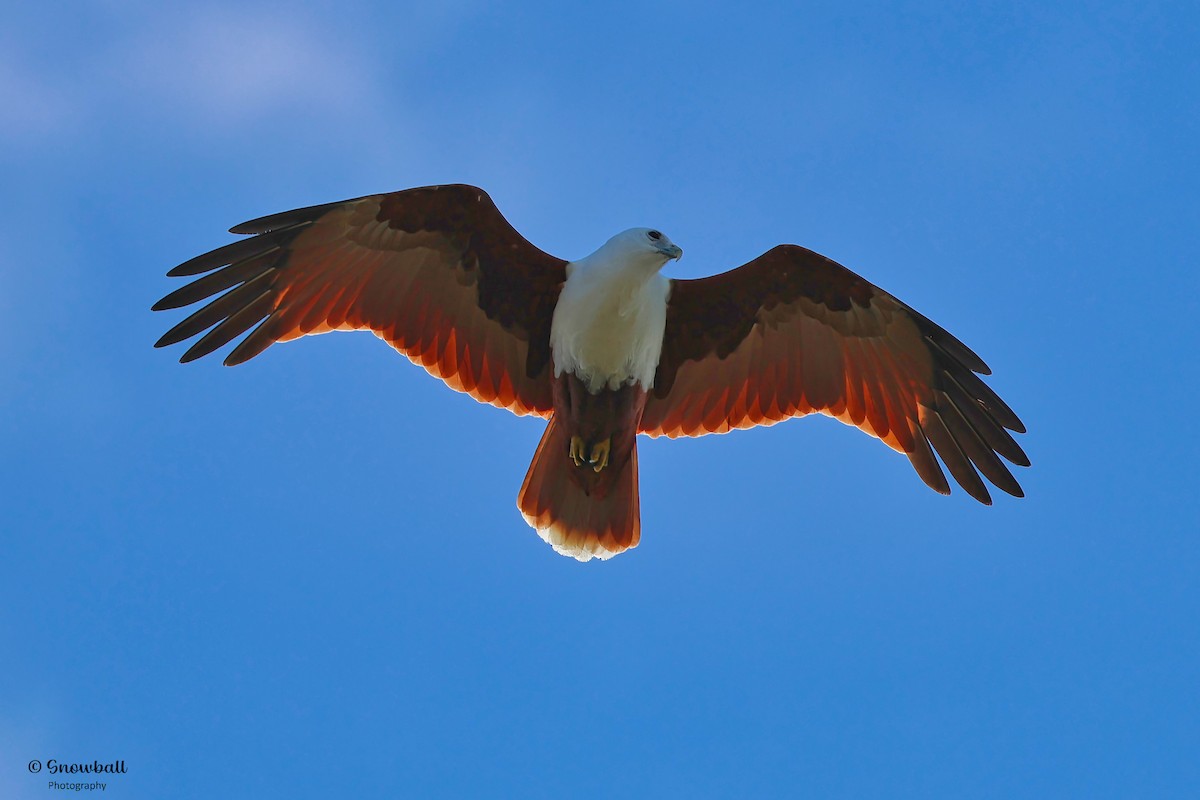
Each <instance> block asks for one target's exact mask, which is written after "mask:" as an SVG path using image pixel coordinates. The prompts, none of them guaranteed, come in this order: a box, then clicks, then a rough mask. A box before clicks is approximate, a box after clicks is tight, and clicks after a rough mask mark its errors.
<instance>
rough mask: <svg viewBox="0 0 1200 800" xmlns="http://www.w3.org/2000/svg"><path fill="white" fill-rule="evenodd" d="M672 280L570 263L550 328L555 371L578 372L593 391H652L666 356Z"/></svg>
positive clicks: (639, 271) (633, 270)
mask: <svg viewBox="0 0 1200 800" xmlns="http://www.w3.org/2000/svg"><path fill="white" fill-rule="evenodd" d="M669 291H670V282H669V281H668V280H667V279H666V278H664V277H663V276H662V275H660V274H659V273H658V271H657V270H654V271H652V272H650V273H649V274H647V271H646V270H645V269H639V268H635V267H633V266H629V267H626V265H621V264H612V263H607V264H606V263H597V262H596V261H595V260H592V258H591V257H589V258H588V259H583V260H581V261H578V262H575V263H572V264H568V265H567V282H566V283H565V284H564V285H563V289H562V293H561V294H560V295H559V298H558V306H557V307H555V309H554V321H553V322H552V324H551V328H550V349H551V351H552V352H553V354H554V375H555V377H558V376H559V375H561V374H562V373H563V372H567V373H571V374H574V375H576V376H577V377H578V378H579V379H580V380H582V381H583V382H584V384H585V385H586V386H587V387H588V391H590V392H599V391H600V390H601V389H604V388H606V387H607V388H609V389H618V388H620V387H621V386H623V385H624V384H626V383H629V382H637V383H640V384H641V385H642V387H643V388H645V389H647V390H649V389H650V388H651V387H652V386H653V384H654V373H655V370H657V369H658V360H659V358H660V357H661V356H662V344H663V332H664V330H665V329H666V325H667V293H668V292H669Z"/></svg>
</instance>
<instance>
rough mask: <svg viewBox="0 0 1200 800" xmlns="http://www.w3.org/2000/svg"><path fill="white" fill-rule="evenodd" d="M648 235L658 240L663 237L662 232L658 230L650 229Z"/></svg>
mask: <svg viewBox="0 0 1200 800" xmlns="http://www.w3.org/2000/svg"><path fill="white" fill-rule="evenodd" d="M646 235H647V236H649V237H650V238H651V239H653V240H654V241H656V242H657V241H658V240H659V239H661V238H662V234H661V233H659V232H658V231H650V233H648V234H646Z"/></svg>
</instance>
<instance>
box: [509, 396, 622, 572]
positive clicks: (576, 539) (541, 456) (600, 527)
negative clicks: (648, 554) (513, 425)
mask: <svg viewBox="0 0 1200 800" xmlns="http://www.w3.org/2000/svg"><path fill="white" fill-rule="evenodd" d="M569 449H570V439H569V437H568V435H567V432H566V428H565V427H564V426H562V425H559V424H558V420H556V419H551V420H550V424H549V425H547V426H546V432H545V433H544V434H542V440H541V442H539V443H538V448H537V452H536V453H534V455H533V463H532V464H530V465H529V472H527V473H526V474H525V482H524V483H523V484H522V485H521V493H520V494H519V495H518V496H517V507H518V508H520V509H521V513H522V514H524V515H525V521H526V522H528V523H529V524H530V525H531V526H532V527H533V528H534V530H536V531H537V532H538V536H541V537H542V539H544V540H545V541H546V542H547V543H548V544H550V546H552V547H553V548H554V549H555V550H556V551H557V552H559V553H562V554H563V555H565V556H571V557H572V558H575V559H578V560H579V561H589V560H591V559H592V558H600V559H606V558H612V557H613V556H615V555H616V554H617V553H620V552H623V551H625V550H628V549H629V548H631V547H637V544H638V538H639V536H640V531H641V519H640V513H639V511H640V510H639V505H638V470H637V445H636V444H635V445H634V448H633V453H632V454H631V456H630V458H629V461H628V462H627V463H626V464H625V466H624V468H623V469H622V470H621V473H620V474H619V475H616V476H614V477H613V478H612V479H611V481H612V483H611V487H610V488H609V490H608V491H607V492H605V493H604V496H603V497H599V496H598V495H597V494H596V493H593V494H592V495H591V496H589V495H587V494H585V493H584V491H583V488H582V487H581V486H580V484H579V482H577V481H575V480H573V479H572V476H571V470H574V469H590V467H587V466H584V467H576V466H575V464H574V463H573V462H572V461H571V458H570V455H569Z"/></svg>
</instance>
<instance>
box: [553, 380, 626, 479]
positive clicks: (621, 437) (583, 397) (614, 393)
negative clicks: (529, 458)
mask: <svg viewBox="0 0 1200 800" xmlns="http://www.w3.org/2000/svg"><path fill="white" fill-rule="evenodd" d="M646 397H647V395H646V390H645V389H643V388H642V387H641V385H640V384H637V383H634V384H628V385H626V386H622V387H621V388H620V389H601V390H600V391H599V392H597V393H595V394H592V393H591V392H589V391H588V390H587V386H586V385H585V384H584V383H583V381H581V380H579V378H577V377H575V376H574V375H572V374H568V373H566V372H564V373H563V374H562V375H560V376H559V377H557V378H556V379H555V380H554V417H555V419H556V420H558V422H559V424H561V425H564V426H565V427H566V430H567V438H568V440H569V439H570V438H571V437H572V436H578V437H580V438H581V439H583V441H584V443H585V445H586V446H587V448H588V449H589V450H590V449H591V448H592V447H593V446H595V445H596V444H599V443H600V442H603V441H604V440H605V439H608V440H610V451H609V460H608V466H606V467H605V468H604V469H602V470H601V471H600V472H596V471H595V470H594V469H593V468H592V467H591V466H590V465H588V464H583V465H582V466H578V467H576V466H574V465H573V464H571V462H570V461H569V460H568V461H567V464H568V465H569V466H568V469H570V470H571V473H572V477H573V478H574V479H575V481H576V482H577V483H578V484H579V485H580V486H581V487H582V488H583V489H584V491H586V492H587V493H588V494H594V493H595V494H599V495H601V496H603V494H605V493H606V491H607V488H608V486H610V485H611V484H612V482H613V481H614V480H615V479H616V478H617V477H619V476H620V475H621V473H622V472H623V471H624V470H625V468H626V467H627V466H628V464H629V460H630V458H631V456H632V455H633V448H634V444H635V441H636V439H637V430H638V422H639V421H640V420H641V418H642V411H643V410H644V409H645V407H646Z"/></svg>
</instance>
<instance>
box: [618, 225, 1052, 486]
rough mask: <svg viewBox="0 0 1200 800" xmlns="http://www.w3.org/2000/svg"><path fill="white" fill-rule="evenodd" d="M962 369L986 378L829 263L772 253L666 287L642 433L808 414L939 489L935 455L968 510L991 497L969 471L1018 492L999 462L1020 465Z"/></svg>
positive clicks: (902, 309)
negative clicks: (901, 460)
mask: <svg viewBox="0 0 1200 800" xmlns="http://www.w3.org/2000/svg"><path fill="white" fill-rule="evenodd" d="M975 373H982V374H984V375H988V374H991V370H989V369H988V366H987V365H986V364H985V363H984V362H983V360H982V359H980V358H979V356H977V355H975V353H973V352H971V350H970V349H968V348H967V346H966V345H964V344H963V343H962V342H960V341H958V339H955V338H954V337H953V336H951V335H950V334H949V333H947V332H946V331H945V330H943V329H942V328H940V327H938V326H937V325H935V324H933V323H932V322H930V321H929V320H928V319H926V318H925V317H923V316H921V315H920V314H918V313H917V312H916V311H914V310H913V309H911V308H909V307H908V306H907V305H905V304H904V303H902V302H900V301H899V300H897V299H896V298H895V297H892V296H891V295H890V294H888V293H887V292H884V291H883V290H881V289H879V288H878V287H876V286H873V285H872V284H870V283H868V282H867V281H865V280H863V279H862V278H860V277H859V276H857V275H855V274H854V273H853V272H851V271H850V270H848V269H846V268H845V267H843V266H841V265H840V264H837V263H835V262H833V261H831V260H829V259H827V258H825V257H824V256H821V255H818V254H817V253H814V252H812V251H811V250H806V249H804V248H803V247H797V246H795V245H781V246H779V247H776V248H774V249H772V250H770V251H768V252H766V253H764V254H763V255H761V256H759V257H758V258H756V259H754V260H753V261H751V262H750V263H748V264H745V265H743V266H741V267H739V268H738V269H735V270H732V271H730V272H726V273H724V274H722V275H715V276H713V277H710V278H702V279H699V280H676V281H672V289H671V295H670V301H669V305H668V307H667V328H666V336H665V339H664V341H663V351H662V360H661V361H660V362H659V366H658V372H657V374H656V376H655V379H654V388H653V391H652V393H651V396H650V399H649V402H648V403H647V405H646V411H645V414H644V415H643V417H642V428H641V430H642V432H643V433H647V434H649V435H650V436H668V437H672V438H674V437H678V436H702V435H704V434H706V433H725V432H726V431H729V430H732V429H734V428H749V427H753V426H755V425H773V424H775V423H776V422H780V421H782V420H784V419H787V418H788V417H796V416H802V415H805V414H811V413H814V412H816V413H821V414H827V415H828V416H831V417H835V418H837V419H839V420H841V421H842V422H845V423H847V424H849V425H854V426H857V427H858V428H859V429H861V430H863V431H866V432H867V433H869V434H871V435H872V436H875V437H877V438H879V439H881V440H883V441H884V442H886V443H887V444H888V445H889V446H891V447H892V448H893V449H895V450H898V451H900V452H902V453H905V454H906V455H907V456H908V458H909V460H910V461H911V462H912V465H913V467H914V468H916V470H917V473H918V474H919V475H920V476H921V479H922V480H924V481H925V483H927V484H928V485H929V486H930V487H932V488H933V489H934V490H936V491H938V492H941V493H942V494H949V493H950V487H949V485H948V484H947V482H946V478H945V475H943V473H942V471H941V468H940V467H939V466H938V463H937V460H936V459H935V458H934V457H933V451H934V450H936V451H937V453H938V455H940V456H941V458H942V461H943V462H945V464H946V467H947V468H949V470H950V474H951V475H953V476H954V478H955V480H957V481H958V483H959V484H961V485H962V487H963V488H964V489H966V490H967V492H968V493H969V494H970V495H971V496H972V497H974V498H975V499H977V500H979V501H980V502H982V503H991V497H990V496H989V495H988V491H987V488H986V487H985V486H984V483H983V481H982V480H980V477H979V474H978V473H977V472H976V470H978V471H979V472H982V473H983V474H984V475H985V476H986V477H987V478H988V480H990V481H991V482H992V483H994V484H995V485H996V486H998V487H999V488H1000V489H1003V490H1004V491H1005V492H1008V493H1009V494H1012V495H1015V496H1017V497H1021V496H1023V493H1022V491H1021V487H1020V485H1019V484H1018V483H1017V481H1016V479H1015V478H1013V476H1012V473H1011V472H1009V470H1008V468H1007V467H1006V466H1005V464H1004V463H1003V462H1002V461H1001V460H1000V458H999V457H998V456H1003V457H1004V458H1006V459H1008V460H1009V461H1010V462H1012V463H1014V464H1019V465H1021V466H1028V465H1029V459H1028V458H1027V457H1026V455H1025V453H1024V452H1023V451H1022V450H1021V448H1020V446H1018V445H1017V443H1016V441H1014V439H1013V438H1012V436H1011V435H1010V434H1009V431H1010V430H1011V431H1017V432H1020V433H1024V432H1025V426H1024V425H1022V424H1021V421H1020V420H1019V419H1017V415H1016V414H1014V413H1013V411H1012V409H1010V408H1009V407H1008V406H1007V405H1006V404H1005V403H1004V401H1002V400H1001V399H1000V398H999V397H998V396H996V393H995V392H993V391H992V390H991V389H989V388H988V387H987V386H986V385H985V384H984V383H983V381H982V380H980V379H979V377H978V376H977V375H976V374H975ZM931 448H932V449H931Z"/></svg>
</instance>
